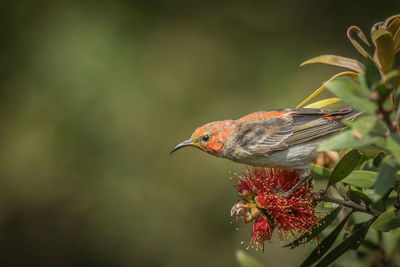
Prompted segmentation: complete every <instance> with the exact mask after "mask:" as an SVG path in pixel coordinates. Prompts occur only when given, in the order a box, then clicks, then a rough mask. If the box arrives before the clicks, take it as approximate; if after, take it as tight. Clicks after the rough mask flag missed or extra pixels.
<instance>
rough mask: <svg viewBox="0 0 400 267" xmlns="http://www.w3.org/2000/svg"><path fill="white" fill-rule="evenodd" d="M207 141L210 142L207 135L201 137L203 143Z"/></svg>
mask: <svg viewBox="0 0 400 267" xmlns="http://www.w3.org/2000/svg"><path fill="white" fill-rule="evenodd" d="M208 140H210V137H209V136H208V135H207V134H206V135H203V141H205V142H207V141H208Z"/></svg>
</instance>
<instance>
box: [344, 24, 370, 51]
mask: <svg viewBox="0 0 400 267" xmlns="http://www.w3.org/2000/svg"><path fill="white" fill-rule="evenodd" d="M353 33H355V34H357V36H358V37H359V38H360V39H361V40H362V41H363V42H364V43H365V44H366V45H368V46H370V44H369V42H368V39H367V37H365V35H364V33H363V32H362V30H361V29H360V28H359V27H357V26H351V27H350V28H348V29H347V38H349V40H350V42H351V44H352V45H353V46H354V47H355V49H357V51H358V52H359V53H360V54H361V55H363V56H364V57H367V56H369V54H368V52H367V51H365V49H364V48H363V47H362V46H361V45H360V44H359V43H358V42H357V40H356V39H354V37H353V36H352V34H353Z"/></svg>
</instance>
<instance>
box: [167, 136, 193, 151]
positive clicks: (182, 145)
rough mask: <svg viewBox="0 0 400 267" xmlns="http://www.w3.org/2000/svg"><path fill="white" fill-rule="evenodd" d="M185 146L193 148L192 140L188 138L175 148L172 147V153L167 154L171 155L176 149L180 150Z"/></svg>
mask: <svg viewBox="0 0 400 267" xmlns="http://www.w3.org/2000/svg"><path fill="white" fill-rule="evenodd" d="M185 146H193V143H192V139H190V138H189V139H188V140H185V141H183V142H182V143H180V144H178V145H177V146H176V147H174V149H172V151H171V152H170V153H169V154H170V155H171V154H172V153H174V152H175V151H177V150H178V149H181V148H182V147H185Z"/></svg>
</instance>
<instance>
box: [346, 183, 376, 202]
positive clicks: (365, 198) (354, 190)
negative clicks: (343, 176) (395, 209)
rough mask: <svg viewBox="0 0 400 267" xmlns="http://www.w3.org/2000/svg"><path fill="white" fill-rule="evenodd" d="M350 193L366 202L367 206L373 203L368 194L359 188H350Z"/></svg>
mask: <svg viewBox="0 0 400 267" xmlns="http://www.w3.org/2000/svg"><path fill="white" fill-rule="evenodd" d="M349 192H350V194H351V195H353V196H355V197H356V198H358V199H360V200H361V201H362V202H364V203H365V205H367V206H368V205H369V204H371V202H372V199H370V198H369V197H368V196H367V195H366V194H364V193H363V192H362V191H361V190H358V189H357V188H354V187H352V186H349Z"/></svg>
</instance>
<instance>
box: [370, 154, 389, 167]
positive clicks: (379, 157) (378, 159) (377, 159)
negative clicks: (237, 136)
mask: <svg viewBox="0 0 400 267" xmlns="http://www.w3.org/2000/svg"><path fill="white" fill-rule="evenodd" d="M385 157H386V153H385V152H379V154H378V155H376V157H375V158H374V161H373V164H374V166H375V167H379V165H381V162H382V160H383V159H384V158H385Z"/></svg>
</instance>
